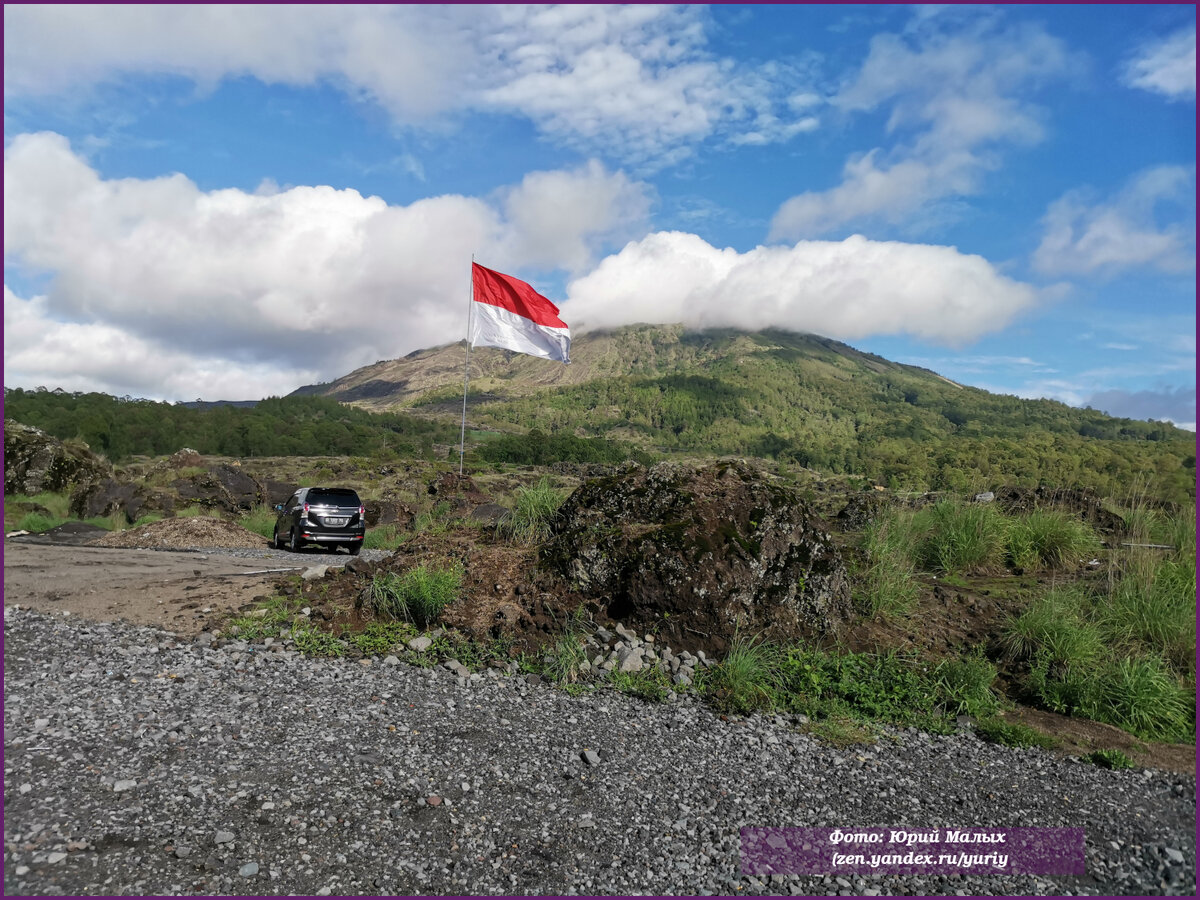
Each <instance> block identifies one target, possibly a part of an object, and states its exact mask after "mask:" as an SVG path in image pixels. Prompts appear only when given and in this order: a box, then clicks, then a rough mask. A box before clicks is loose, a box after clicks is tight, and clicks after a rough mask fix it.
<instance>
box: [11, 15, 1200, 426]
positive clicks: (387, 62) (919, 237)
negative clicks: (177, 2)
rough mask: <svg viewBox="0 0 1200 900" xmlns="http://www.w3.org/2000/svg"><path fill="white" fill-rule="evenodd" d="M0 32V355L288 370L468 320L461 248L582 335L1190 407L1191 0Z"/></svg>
mask: <svg viewBox="0 0 1200 900" xmlns="http://www.w3.org/2000/svg"><path fill="white" fill-rule="evenodd" d="M4 24H5V32H4V41H5V47H4V56H5V60H4V68H5V85H4V86H5V115H4V133H5V135H4V137H5V173H4V175H5V191H4V236H5V257H4V281H5V297H4V314H5V345H4V363H5V378H4V380H5V384H6V385H7V386H10V387H14V386H23V387H34V386H37V385H45V386H47V387H54V386H61V387H63V388H65V389H68V390H102V391H106V392H109V393H113V394H116V395H126V394H128V395H132V396H136V397H149V398H155V399H167V400H177V399H194V398H196V397H202V398H205V399H248V398H257V397H262V396H266V395H269V394H281V393H287V392H289V391H291V390H293V389H294V388H295V387H297V386H299V385H301V384H305V383H311V382H315V381H323V380H330V379H333V378H336V377H338V376H340V375H343V374H345V373H347V372H349V371H351V370H352V369H354V368H357V367H358V366H361V365H365V364H368V363H372V362H374V361H376V360H378V359H385V358H392V357H397V356H401V355H403V354H405V353H408V352H410V351H412V350H414V349H418V348H420V347H425V346H432V345H435V344H440V343H445V342H448V341H453V340H457V339H459V338H461V336H462V335H463V333H464V331H465V325H466V303H467V296H468V293H467V291H468V277H469V262H470V259H471V256H472V254H474V255H475V257H476V259H477V260H478V261H479V262H481V263H483V264H484V265H488V266H490V267H492V268H496V269H500V270H502V271H506V272H510V273H512V274H515V275H517V276H519V277H522V278H525V279H526V280H529V281H530V282H532V283H533V284H534V285H535V286H537V287H538V288H539V289H540V290H542V292H543V293H545V294H547V295H548V296H549V297H551V298H552V299H553V300H555V302H556V303H558V304H559V306H560V307H561V309H562V316H563V318H564V320H565V321H567V322H568V323H569V324H570V325H571V326H572V328H573V330H574V331H575V332H576V333H579V332H581V331H585V330H587V329H589V328H598V327H609V326H614V325H621V324H627V323H632V322H675V321H684V322H688V323H690V324H694V325H698V326H699V325H712V326H736V327H744V328H752V329H758V328H765V327H771V326H776V327H783V328H790V329H794V330H799V331H814V332H817V333H820V334H825V335H828V336H831V337H835V338H838V339H841V340H844V341H847V342H848V343H850V344H852V345H854V346H856V347H860V348H863V349H866V350H869V351H872V352H875V353H879V354H881V355H883V356H886V357H888V358H891V359H895V360H898V361H901V362H910V363H914V364H917V365H922V366H926V367H928V368H931V369H933V370H935V371H937V372H939V373H941V374H943V375H945V376H947V377H949V378H951V379H953V380H956V381H960V382H963V383H967V384H972V385H976V386H979V387H983V388H986V389H988V390H993V391H998V392H1002V393H1010V394H1018V395H1021V396H1026V397H1052V398H1055V399H1059V400H1063V401H1065V402H1068V403H1071V404H1074V405H1091V406H1094V407H1096V408H1099V409H1104V410H1106V411H1109V412H1112V413H1114V414H1118V415H1125V416H1131V417H1134V418H1155V419H1170V420H1172V421H1174V422H1176V423H1179V424H1184V425H1186V426H1187V427H1191V428H1194V423H1195V418H1196V416H1195V381H1196V377H1195V376H1196V365H1195V357H1196V351H1195V333H1196V327H1195V311H1196V304H1195V284H1196V273H1195V197H1196V180H1195V179H1196V169H1195V122H1196V109H1195V84H1196V78H1195V13H1194V7H1192V6H1183V5H1175V6H1167V5H1162V6H1146V5H1136V6H1135V5H1127V6H993V7H975V6H972V7H959V6H951V7H905V6H753V5H725V6H712V7H702V6H668V7H649V6H624V7H618V6H609V7H584V6H567V7H532V6H526V7H493V6H469V5H463V6H403V7H394V6H393V7H356V6H343V7H320V6H294V7H284V6H245V7H236V6H234V7H229V6H225V7H218V6H203V5H201V6H111V7H105V6H60V7H49V6H36V5H28V6H24V5H18V6H14V5H6V6H5V9H4ZM314 336H320V340H313V338H314ZM547 365H553V364H552V363H547Z"/></svg>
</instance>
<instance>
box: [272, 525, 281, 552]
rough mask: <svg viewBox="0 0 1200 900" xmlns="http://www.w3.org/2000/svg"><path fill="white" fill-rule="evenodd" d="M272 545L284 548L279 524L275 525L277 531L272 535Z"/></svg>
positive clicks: (279, 548) (277, 548)
mask: <svg viewBox="0 0 1200 900" xmlns="http://www.w3.org/2000/svg"><path fill="white" fill-rule="evenodd" d="M271 546H272V547H274V548H275V549H276V550H282V549H283V541H281V540H280V539H279V526H278V525H276V526H275V533H274V534H273V535H271Z"/></svg>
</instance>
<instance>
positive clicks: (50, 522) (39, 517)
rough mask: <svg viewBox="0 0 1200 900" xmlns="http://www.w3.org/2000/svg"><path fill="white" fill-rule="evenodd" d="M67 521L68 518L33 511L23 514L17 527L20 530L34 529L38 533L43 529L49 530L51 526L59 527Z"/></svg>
mask: <svg viewBox="0 0 1200 900" xmlns="http://www.w3.org/2000/svg"><path fill="white" fill-rule="evenodd" d="M66 521H67V520H66V519H60V518H58V517H50V516H46V515H44V514H43V513H39V512H31V513H26V514H25V515H23V516H21V520H20V521H19V522H17V529H18V530H19V531H32V532H34V533H37V532H41V531H49V530H50V529H51V528H57V527H58V526H59V525H61V524H63V523H64V522H66Z"/></svg>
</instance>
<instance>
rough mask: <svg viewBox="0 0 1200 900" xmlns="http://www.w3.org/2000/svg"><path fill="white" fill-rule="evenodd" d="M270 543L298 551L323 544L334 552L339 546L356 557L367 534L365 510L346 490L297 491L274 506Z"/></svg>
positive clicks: (356, 497)
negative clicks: (276, 515) (304, 547)
mask: <svg viewBox="0 0 1200 900" xmlns="http://www.w3.org/2000/svg"><path fill="white" fill-rule="evenodd" d="M275 509H276V510H277V511H278V512H279V518H278V519H276V520H275V537H274V538H273V539H272V543H273V544H274V545H275V546H276V547H278V548H279V549H280V550H282V549H283V548H284V546H286V547H287V548H288V549H289V550H291V551H293V552H295V551H298V550H299V549H300V548H301V547H303V546H304V545H305V544H324V545H325V546H327V547H329V548H331V549H332V550H333V552H334V553H336V552H337V548H338V547H339V546H342V547H345V548H346V549H347V550H349V551H350V555H351V556H357V555H358V551H359V550H361V549H362V545H363V536H364V535H365V534H366V533H367V511H366V509H365V508H364V507H363V503H362V501H361V500H359V499H358V494H356V493H355V492H354V491H352V490H351V489H350V488H324V487H311V488H300V490H298V491H296V493H294V494H292V496H291V497H289V498H288V501H287V503H284V504H283V505H281V506H276V507H275Z"/></svg>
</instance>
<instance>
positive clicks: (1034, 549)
mask: <svg viewBox="0 0 1200 900" xmlns="http://www.w3.org/2000/svg"><path fill="white" fill-rule="evenodd" d="M1099 549H1100V540H1099V538H1097V537H1096V533H1095V532H1094V531H1092V529H1091V528H1089V527H1088V526H1087V524H1086V523H1084V522H1081V521H1079V520H1078V519H1076V518H1074V517H1072V516H1069V515H1067V514H1065V513H1062V512H1058V511H1055V510H1043V509H1035V510H1033V511H1032V512H1030V513H1029V514H1028V515H1025V516H1022V517H1020V518H1018V519H1014V520H1013V521H1012V522H1011V523H1010V525H1009V527H1008V531H1007V552H1008V559H1009V562H1010V564H1011V565H1012V566H1013V567H1014V568H1019V569H1025V570H1027V571H1036V570H1038V569H1043V568H1050V569H1057V568H1062V567H1064V566H1068V565H1072V564H1074V563H1078V562H1079V561H1080V560H1087V559H1090V558H1091V557H1092V556H1093V555H1094V554H1095V553H1097V552H1098V551H1099Z"/></svg>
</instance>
